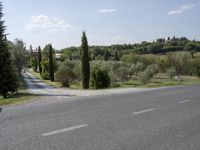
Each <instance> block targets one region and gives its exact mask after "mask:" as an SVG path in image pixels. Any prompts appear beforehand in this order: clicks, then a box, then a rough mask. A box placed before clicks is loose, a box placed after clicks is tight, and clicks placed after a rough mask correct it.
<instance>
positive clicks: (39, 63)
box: [38, 46, 42, 74]
mask: <svg viewBox="0 0 200 150" xmlns="http://www.w3.org/2000/svg"><path fill="white" fill-rule="evenodd" d="M41 61H42V53H41V48H40V46H39V47H38V67H39V73H40V74H41V73H42V66H41Z"/></svg>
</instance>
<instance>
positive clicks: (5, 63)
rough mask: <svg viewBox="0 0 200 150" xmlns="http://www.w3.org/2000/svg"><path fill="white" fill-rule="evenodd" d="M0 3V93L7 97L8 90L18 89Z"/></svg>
mask: <svg viewBox="0 0 200 150" xmlns="http://www.w3.org/2000/svg"><path fill="white" fill-rule="evenodd" d="M2 17H3V13H2V4H1V3H0V94H1V95H3V97H4V98H7V96H8V93H9V92H16V91H17V89H18V78H17V75H16V73H15V70H14V68H13V64H12V60H11V54H10V52H9V50H8V45H7V40H6V34H5V26H4V21H3V20H2Z"/></svg>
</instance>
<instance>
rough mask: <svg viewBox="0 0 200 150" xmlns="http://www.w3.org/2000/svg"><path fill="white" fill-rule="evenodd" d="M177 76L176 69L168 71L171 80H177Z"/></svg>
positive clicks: (172, 68)
mask: <svg viewBox="0 0 200 150" xmlns="http://www.w3.org/2000/svg"><path fill="white" fill-rule="evenodd" d="M176 74H177V73H176V69H175V68H174V67H171V68H169V69H168V70H167V75H168V76H169V77H170V79H173V78H175V76H176Z"/></svg>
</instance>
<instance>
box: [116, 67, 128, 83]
mask: <svg viewBox="0 0 200 150" xmlns="http://www.w3.org/2000/svg"><path fill="white" fill-rule="evenodd" d="M115 73H116V74H117V76H118V77H119V78H120V79H121V81H122V82H124V81H127V80H128V76H129V70H128V68H127V67H123V66H122V67H119V68H118V69H117V70H116V72H115Z"/></svg>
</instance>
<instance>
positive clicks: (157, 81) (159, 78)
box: [31, 71, 200, 89]
mask: <svg viewBox="0 0 200 150" xmlns="http://www.w3.org/2000/svg"><path fill="white" fill-rule="evenodd" d="M31 73H32V74H33V76H35V77H36V78H38V79H40V80H42V81H43V82H44V83H46V84H48V85H50V86H54V87H62V85H61V83H59V82H56V81H55V82H51V81H49V80H43V79H42V78H41V76H40V74H39V73H36V72H34V71H31ZM192 84H200V78H197V77H194V76H181V82H178V81H176V80H171V79H170V78H169V77H168V76H167V75H166V74H163V73H162V74H161V73H159V74H157V75H155V76H154V77H153V78H152V79H151V80H150V82H149V83H148V84H146V85H143V84H142V83H141V82H140V81H139V80H137V77H136V76H133V77H132V79H131V80H129V81H125V82H123V83H122V82H119V81H118V82H116V83H115V84H114V85H112V86H111V88H132V87H142V88H153V87H163V86H179V85H192ZM70 89H82V88H81V82H74V83H73V84H72V85H71V87H70Z"/></svg>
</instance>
